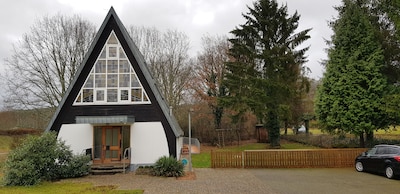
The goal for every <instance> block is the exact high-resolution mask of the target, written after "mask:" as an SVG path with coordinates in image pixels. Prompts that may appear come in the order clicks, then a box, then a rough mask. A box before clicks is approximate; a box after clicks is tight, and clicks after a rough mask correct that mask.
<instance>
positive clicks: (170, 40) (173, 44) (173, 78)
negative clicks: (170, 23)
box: [129, 26, 192, 108]
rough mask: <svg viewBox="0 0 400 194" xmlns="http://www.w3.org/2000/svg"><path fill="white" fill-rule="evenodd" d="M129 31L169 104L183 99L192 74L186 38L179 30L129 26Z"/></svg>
mask: <svg viewBox="0 0 400 194" xmlns="http://www.w3.org/2000/svg"><path fill="white" fill-rule="evenodd" d="M129 34H130V36H131V37H132V39H133V41H134V42H135V43H136V45H137V46H138V47H139V50H140V51H141V53H142V54H143V56H144V58H145V60H146V62H147V63H148V65H149V69H150V71H151V73H152V75H153V77H154V78H155V80H156V82H157V84H158V87H159V88H160V90H161V93H162V94H163V96H164V98H165V99H166V101H167V102H168V104H169V105H170V106H173V107H174V108H175V107H176V106H177V105H179V104H180V103H182V102H183V100H184V97H185V96H184V94H185V90H186V89H187V87H188V83H189V80H190V79H191V77H192V66H191V64H192V62H191V60H190V57H189V55H188V50H189V48H190V47H189V45H190V41H189V37H188V36H187V35H186V34H184V33H183V32H179V31H176V30H167V31H166V32H160V31H159V30H157V29H155V28H145V27H136V26H131V27H130V28H129Z"/></svg>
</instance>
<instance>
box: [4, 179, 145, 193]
mask: <svg viewBox="0 0 400 194" xmlns="http://www.w3.org/2000/svg"><path fill="white" fill-rule="evenodd" d="M115 189H116V187H115V186H93V185H92V184H91V183H70V182H62V183H61V182H56V183H49V182H46V183H42V184H40V185H36V186H29V187H23V186H18V187H0V194H3V193H4V194H5V193H13V194H25V193H30V194H35V193H37V194H41V193H54V194H57V193H76V194H78V193H79V194H97V193H98V194H103V193H116V194H123V193H130V194H141V193H143V192H144V191H143V190H115Z"/></svg>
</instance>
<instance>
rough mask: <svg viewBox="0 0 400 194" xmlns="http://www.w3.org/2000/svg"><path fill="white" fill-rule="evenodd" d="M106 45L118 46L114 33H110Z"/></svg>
mask: <svg viewBox="0 0 400 194" xmlns="http://www.w3.org/2000/svg"><path fill="white" fill-rule="evenodd" d="M107 44H118V40H117V38H116V37H115V35H114V33H111V35H110V38H108V41H107Z"/></svg>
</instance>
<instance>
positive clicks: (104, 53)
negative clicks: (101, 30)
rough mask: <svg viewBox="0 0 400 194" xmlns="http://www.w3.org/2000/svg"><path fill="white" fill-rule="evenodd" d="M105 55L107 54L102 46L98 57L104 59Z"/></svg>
mask: <svg viewBox="0 0 400 194" xmlns="http://www.w3.org/2000/svg"><path fill="white" fill-rule="evenodd" d="M106 57H107V55H106V49H104V48H103V50H102V51H101V54H100V57H99V58H100V59H105V58H106Z"/></svg>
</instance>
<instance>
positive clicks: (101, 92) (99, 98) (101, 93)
mask: <svg viewBox="0 0 400 194" xmlns="http://www.w3.org/2000/svg"><path fill="white" fill-rule="evenodd" d="M96 101H104V90H97V91H96Z"/></svg>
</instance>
